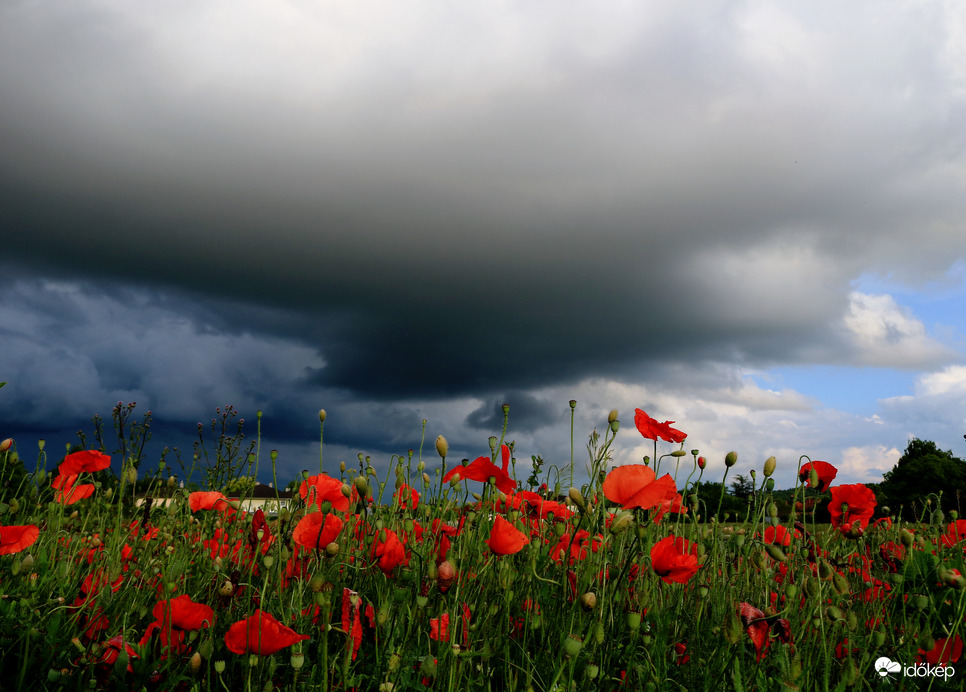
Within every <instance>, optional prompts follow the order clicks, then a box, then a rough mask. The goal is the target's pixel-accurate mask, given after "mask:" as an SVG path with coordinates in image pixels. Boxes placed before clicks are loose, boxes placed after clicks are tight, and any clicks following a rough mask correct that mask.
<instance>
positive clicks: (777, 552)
mask: <svg viewBox="0 0 966 692" xmlns="http://www.w3.org/2000/svg"><path fill="white" fill-rule="evenodd" d="M765 550H766V551H767V552H768V555H770V556H771V558H772V559H773V560H777V561H778V562H787V561H788V556H786V555H785V553H784V552H783V551H782V549H781V548H779V547H778V546H777V545H775V544H774V543H766V544H765Z"/></svg>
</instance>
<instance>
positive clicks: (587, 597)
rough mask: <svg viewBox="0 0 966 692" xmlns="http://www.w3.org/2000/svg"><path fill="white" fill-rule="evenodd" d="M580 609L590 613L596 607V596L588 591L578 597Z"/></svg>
mask: <svg viewBox="0 0 966 692" xmlns="http://www.w3.org/2000/svg"><path fill="white" fill-rule="evenodd" d="M580 607H581V608H583V609H584V610H586V611H587V612H590V611H591V610H593V609H594V608H596V607H597V594H595V593H594V592H593V591H588V592H586V593H584V594H582V595H581V596H580Z"/></svg>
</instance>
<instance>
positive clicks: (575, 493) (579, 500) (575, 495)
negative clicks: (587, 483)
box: [567, 488, 587, 510]
mask: <svg viewBox="0 0 966 692" xmlns="http://www.w3.org/2000/svg"><path fill="white" fill-rule="evenodd" d="M567 497H569V498H570V499H571V501H572V502H573V503H574V504H575V505H577V506H578V507H580V509H582V510H586V509H587V503H586V502H584V496H583V495H581V494H580V491H579V490H577V488H571V489H570V490H568V491H567Z"/></svg>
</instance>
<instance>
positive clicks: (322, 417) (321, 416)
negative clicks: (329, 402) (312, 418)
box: [319, 408, 325, 423]
mask: <svg viewBox="0 0 966 692" xmlns="http://www.w3.org/2000/svg"><path fill="white" fill-rule="evenodd" d="M319 422H320V423H324V422H325V409H324V408H320V409H319Z"/></svg>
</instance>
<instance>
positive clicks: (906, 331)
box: [843, 291, 955, 369]
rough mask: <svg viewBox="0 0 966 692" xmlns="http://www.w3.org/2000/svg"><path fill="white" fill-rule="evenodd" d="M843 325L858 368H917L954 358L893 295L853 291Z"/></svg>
mask: <svg viewBox="0 0 966 692" xmlns="http://www.w3.org/2000/svg"><path fill="white" fill-rule="evenodd" d="M843 322H844V326H845V329H846V330H847V332H848V336H849V339H850V341H851V345H852V347H853V348H854V350H855V357H856V360H857V361H858V364H859V365H867V366H874V367H887V368H909V369H918V368H925V367H930V366H934V365H936V364H937V363H940V362H942V361H948V360H949V359H951V358H953V357H955V354H954V353H953V352H952V351H951V350H950V349H948V348H946V347H945V346H943V345H942V344H940V343H938V342H937V341H935V340H934V339H933V338H931V337H930V336H929V335H928V334H927V332H926V328H925V326H924V325H923V323H922V322H921V321H919V320H918V319H916V317H915V316H914V315H913V314H912V312H911V311H910V310H909V309H907V308H904V307H902V306H900V305H899V304H898V303H896V301H895V299H894V298H893V297H892V296H890V295H885V294H881V295H870V294H867V293H860V292H858V291H853V292H852V294H851V295H850V297H849V309H848V312H847V313H846V315H845V317H844V320H843Z"/></svg>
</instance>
